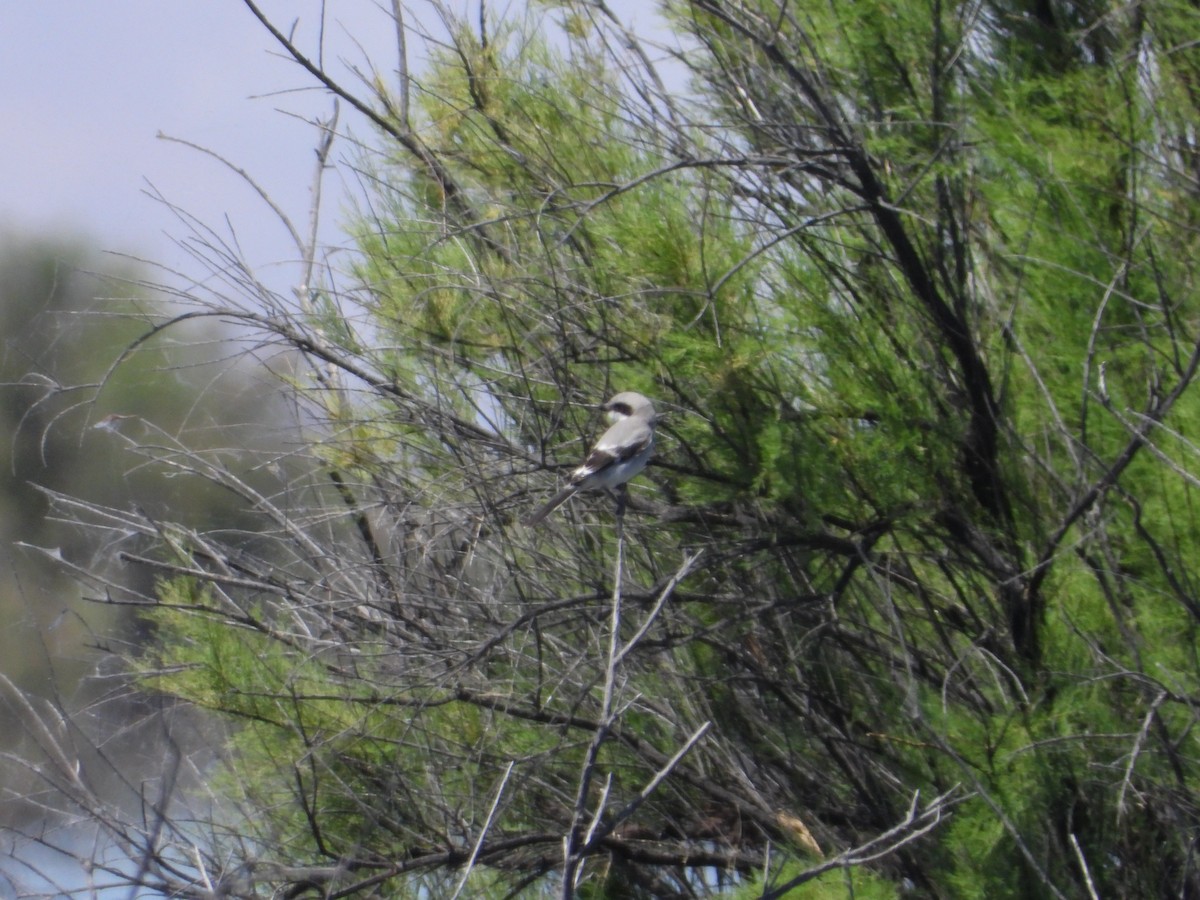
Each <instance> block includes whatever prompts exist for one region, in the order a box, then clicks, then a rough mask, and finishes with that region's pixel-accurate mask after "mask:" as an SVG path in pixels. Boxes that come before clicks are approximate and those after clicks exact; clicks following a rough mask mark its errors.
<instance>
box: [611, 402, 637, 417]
mask: <svg viewBox="0 0 1200 900" xmlns="http://www.w3.org/2000/svg"><path fill="white" fill-rule="evenodd" d="M604 408H605V409H606V410H608V411H609V412H615V413H619V414H620V415H622V416H632V415H633V407H632V406H630V405H629V404H628V403H610V404H608V405H607V406H606V407H604Z"/></svg>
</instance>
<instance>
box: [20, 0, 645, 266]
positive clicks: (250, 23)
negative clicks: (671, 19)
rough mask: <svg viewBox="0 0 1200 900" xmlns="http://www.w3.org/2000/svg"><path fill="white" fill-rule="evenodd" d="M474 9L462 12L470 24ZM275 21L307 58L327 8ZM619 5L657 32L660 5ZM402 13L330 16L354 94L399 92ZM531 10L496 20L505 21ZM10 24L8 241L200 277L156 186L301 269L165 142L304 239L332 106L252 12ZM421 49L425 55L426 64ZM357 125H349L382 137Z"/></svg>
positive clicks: (363, 0)
mask: <svg viewBox="0 0 1200 900" xmlns="http://www.w3.org/2000/svg"><path fill="white" fill-rule="evenodd" d="M468 2H469V0H448V3H447V5H448V6H449V7H450V8H451V9H455V10H464V11H465V10H466V9H467V3H468ZM260 5H261V6H262V7H263V9H264V11H266V12H267V13H268V14H269V15H272V16H273V17H274V21H276V22H277V23H279V24H280V25H281V26H282V27H284V28H285V29H286V28H288V27H290V26H291V23H292V22H293V21H298V31H297V35H298V43H300V45H301V46H302V47H303V48H305V49H306V50H310V51H311V50H313V49H314V48H315V46H316V35H317V30H316V29H317V25H318V22H319V11H320V9H321V6H322V4H321V2H320V0H262V2H261V4H260ZM405 5H406V7H411V9H412V10H413V12H412V13H411V15H412V16H413V17H414V19H415V17H416V16H418V15H422V14H424V15H426V16H428V5H427V4H425V3H423V2H420V0H415V2H410V3H406V4H405ZM612 5H613V7H614V8H617V9H618V10H631V9H632V10H637V11H638V12H637V17H638V19H640V20H642V21H643V22H644V21H645V20H646V19H647V18H652V16H651V14H650V13H649V12H648V6H649V3H648V0H618V2H614V3H613V4H612ZM390 7H391V3H390V2H389V0H326V3H325V9H326V23H325V37H326V42H327V47H328V48H329V49H328V52H327V57H326V60H327V64H328V65H329V68H330V69H331V70H332V71H334V72H335V73H336V74H337V75H338V77H340V78H343V79H344V80H345V81H346V83H347V84H348V85H351V86H353V85H354V84H355V78H356V76H355V75H354V74H353V73H351V72H349V71H348V70H347V68H346V63H349V64H351V65H354V66H357V67H359V68H360V69H365V68H366V66H367V61H368V59H369V60H370V61H371V62H372V63H374V64H375V65H376V66H377V67H378V68H379V69H381V70H382V74H383V75H384V77H386V78H389V79H391V78H394V71H395V67H396V49H395V29H394V26H393V23H392V20H391V17H390ZM520 7H521V3H520V0H511V3H505V4H501V3H493V4H490V6H489V8H490V9H491V10H493V11H495V12H496V13H497V14H502V13H503V11H504V10H505V9H508V10H509V11H511V10H512V9H519V8H520ZM0 10H2V12H3V18H2V20H0V22H2V24H0V87H2V90H0V116H2V119H0V120H2V121H3V122H4V132H5V136H4V139H3V140H0V239H2V238H3V235H4V233H6V232H8V233H12V232H13V231H16V232H20V233H24V234H30V235H38V234H44V233H48V232H62V233H68V234H73V235H82V236H83V237H85V238H87V239H88V240H90V241H91V242H92V243H93V244H95V245H96V246H97V247H98V248H99V249H102V250H106V251H114V252H121V253H128V254H131V255H135V256H142V257H146V258H149V259H153V260H156V261H159V262H162V263H164V264H166V265H168V266H171V267H179V266H184V267H185V268H186V267H187V266H188V265H191V266H192V268H193V269H194V268H195V265H194V264H188V263H187V262H186V257H185V255H184V254H183V253H182V251H180V250H179V249H178V248H176V247H175V246H174V245H173V243H172V241H171V238H172V237H179V236H181V235H182V234H183V233H184V229H183V228H182V227H181V226H180V225H179V224H178V223H177V222H176V221H175V220H174V219H173V217H172V215H171V214H170V213H169V211H168V210H167V209H165V208H164V207H163V206H162V205H161V204H158V203H155V202H154V201H152V200H151V199H149V198H148V197H147V196H145V193H144V192H145V191H146V190H147V189H148V187H149V186H151V185H152V186H153V187H154V188H156V189H157V190H158V191H161V192H162V194H164V195H165V196H166V197H167V199H169V200H170V201H171V202H172V203H175V204H176V205H178V206H179V207H181V208H183V209H184V210H187V212H189V213H190V214H192V215H194V216H196V217H197V218H198V219H200V220H201V221H203V222H205V223H207V224H209V225H211V226H214V227H218V228H222V229H223V228H224V224H223V222H224V218H225V217H226V216H228V217H229V219H230V220H231V221H232V223H233V225H234V227H235V228H236V230H237V233H238V238H239V240H240V242H241V244H242V246H243V248H244V250H245V252H246V255H247V256H248V258H249V259H250V260H251V262H252V263H254V264H255V265H256V266H261V267H265V266H267V265H268V264H271V263H274V262H277V261H282V260H288V259H291V258H292V257H293V256H294V250H293V246H292V244H291V242H290V241H289V239H288V237H287V235H286V233H285V232H284V230H283V229H282V227H280V226H279V225H278V224H277V222H276V221H275V220H274V219H272V217H271V216H270V214H269V213H268V212H267V211H266V209H265V207H264V206H263V205H262V202H261V201H260V200H259V199H258V197H257V196H256V195H255V194H254V192H253V191H251V190H250V189H249V188H248V187H247V186H246V185H244V184H243V183H241V182H240V181H239V179H238V178H237V177H236V176H235V175H233V174H232V173H231V172H229V171H228V170H226V169H225V168H223V167H222V166H221V165H220V164H219V163H217V162H215V161H214V160H211V159H207V158H205V157H204V156H202V155H201V154H198V153H197V152H195V151H193V150H190V149H188V148H186V147H183V146H180V145H178V144H173V143H169V142H166V141H162V140H158V139H157V138H156V134H157V133H158V132H160V131H161V132H164V133H166V134H169V135H172V136H174V137H178V138H183V139H186V140H189V141H192V142H194V143H196V144H200V145H203V146H205V147H208V148H210V149H212V150H214V151H216V152H218V153H220V154H221V155H223V156H225V157H226V158H228V159H229V160H230V161H232V162H234V163H236V164H237V165H238V166H241V167H243V168H244V169H246V170H247V171H248V172H249V173H250V174H251V175H253V176H254V178H255V179H256V180H258V181H259V182H260V183H261V184H262V186H263V187H264V188H266V189H267V190H268V191H269V192H270V193H271V194H272V196H273V197H274V198H275V199H276V201H277V202H278V203H279V204H280V205H281V206H283V207H284V208H285V209H286V211H287V212H288V213H289V215H291V216H292V217H293V218H294V220H295V221H296V224H297V225H301V224H302V223H304V222H305V221H307V209H308V196H309V194H308V192H309V186H310V183H311V180H312V164H313V150H312V148H313V145H314V142H315V134H314V131H313V129H311V128H310V127H309V126H307V125H306V124H305V123H304V122H303V121H301V119H300V118H297V116H299V117H302V118H304V117H312V116H314V115H322V116H323V115H326V114H327V113H328V111H329V109H330V105H331V101H330V99H329V97H328V95H326V94H324V93H323V92H321V91H319V90H317V89H315V88H313V87H312V80H311V78H310V77H309V76H308V75H307V74H306V73H304V72H302V71H301V70H300V69H299V68H298V67H297V66H296V65H295V64H294V63H291V62H289V61H287V60H284V59H282V58H281V57H280V55H279V48H278V46H277V45H276V44H275V42H274V41H273V39H272V38H271V37H270V35H268V34H267V32H266V31H265V30H264V29H263V28H262V26H261V25H260V24H259V23H258V22H257V20H256V19H255V18H254V17H253V15H252V14H251V13H250V11H249V10H248V9H247V8H246V6H245V4H244V3H243V2H241V0H106V2H97V0H38V2H26V0H0ZM422 11H423V12H422ZM468 15H469V13H468ZM417 44H418V42H417V41H415V40H411V39H410V51H411V52H413V53H414V54H415V53H417V52H418V51H417V49H416V46H417ZM280 109H282V110H284V112H280V111H279V110H280ZM346 112H347V111H346V110H345V109H343V119H342V125H343V126H346V125H349V127H350V128H351V129H355V130H357V132H358V133H359V134H364V133H366V128H365V127H364V126H363V125H362V123H361V122H357V121H355V120H354V119H353V118H352V117H350V116H348V115H346ZM288 113H291V114H292V115H289V114H288ZM341 151H342V152H341V154H336V153H335V156H340V157H341V158H345V157H346V156H352V155H353V152H352V150H351V148H350V145H349V143H343V144H342V145H341ZM329 188H330V197H331V199H332V201H333V202H332V203H331V204H330V205H329V207H328V209H329V212H331V213H332V215H329V216H327V217H326V220H325V221H326V222H327V229H326V231H325V232H324V234H325V235H326V237H327V238H329V239H333V240H336V239H337V237H338V232H337V230H336V227H335V226H336V222H337V219H338V216H337V212H338V210H337V206H338V204H339V203H340V204H341V205H342V206H344V205H345V199H344V194H343V195H341V197H339V193H338V192H339V184H338V183H337V182H336V181H335V182H331V183H330V185H329ZM260 274H263V273H262V272H261V271H260ZM281 274H282V273H281ZM284 277H285V278H286V277H287V276H286V275H285V276H284ZM273 286H275V285H273ZM278 286H279V287H283V285H282V284H280V285H278Z"/></svg>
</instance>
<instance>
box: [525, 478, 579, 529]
mask: <svg viewBox="0 0 1200 900" xmlns="http://www.w3.org/2000/svg"><path fill="white" fill-rule="evenodd" d="M576 490H578V489H577V488H576V487H575V485H570V486H568V487H565V488H563V489H562V490H561V491H559V492H558V493H557V494H555V495H554V496H553V497H551V498H550V499H549V500H547V501H546V503H545V504H544V505H543V506H540V507H538V508H537V509H536V510H534V511H533V512H532V513H530V514H529V515H528V516H526V517H525V519H524V524H525V525H536V524H538V522H540V521H542V519H544V518H546V516H548V515H550V513H552V512H554V511H555V510H556V509H558V508H559V507H560V506H562V505H563V504H564V503H566V502H567V500H568V498H570V496H571V495H572V494H574V493H575V491H576Z"/></svg>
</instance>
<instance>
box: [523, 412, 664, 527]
mask: <svg viewBox="0 0 1200 900" xmlns="http://www.w3.org/2000/svg"><path fill="white" fill-rule="evenodd" d="M604 410H605V412H606V413H607V414H608V420H609V422H611V423H612V425H611V426H610V427H609V429H608V431H606V432H604V434H602V435H600V440H598V441H596V446H594V447H593V448H592V452H591V453H589V454H588V457H587V459H586V460H584V463H583V465H582V466H580V467H579V468H578V469H576V470H575V471H574V472H572V473H571V478H570V482H569V483H568V484H567V486H566V487H565V488H563V489H562V490H561V491H559V492H558V493H557V494H555V495H554V496H553V497H552V498H551V499H550V500H549V501H548V502H547V503H546V505H545V506H542V507H541V508H540V509H538V510H537V511H536V512H534V513H533V514H532V515H530V516H529V517H527V518H526V519H525V524H526V525H536V524H537V523H538V522H540V521H542V519H544V518H546V516H548V515H550V513H552V512H554V510H556V509H558V507H560V506H561V505H562V504H564V503H566V502H567V500H569V499H570V498H571V497H572V496H574V495H575V494H576V493H578V492H579V491H594V490H600V489H609V488H615V487H619V486H620V485H623V484H624V483H625V482H627V481H628V480H629V479H630V478H632V477H633V476H634V475H636V474H637V473H638V472H640V471H642V469H644V468H645V467H646V462H647V460H649V459H650V454H651V453H653V452H654V406H653V404H651V402H650V401H649V400H647V399H646V398H645V397H643V396H642V395H641V394H639V393H636V392H634V391H623V392H622V393H620V394H617V396H615V397H613V398H612V399H611V400H609V401H608V402H607V403H605V404H604Z"/></svg>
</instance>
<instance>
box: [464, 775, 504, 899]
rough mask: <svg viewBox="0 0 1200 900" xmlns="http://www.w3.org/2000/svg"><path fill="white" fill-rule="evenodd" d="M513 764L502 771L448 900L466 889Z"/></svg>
mask: <svg viewBox="0 0 1200 900" xmlns="http://www.w3.org/2000/svg"><path fill="white" fill-rule="evenodd" d="M513 764H514V761H513V760H509V761H508V767H507V768H506V769H505V770H504V776H503V777H502V778H501V779H500V786H499V787H498V788H496V796H494V797H493V798H492V808H491V809H489V810H488V814H487V818H486V819H484V821H483V827H482V828H481V829H479V837H478V838H477V839H476V840H475V846H474V847H472V848H471V856H470V858H469V859H468V860H467V864H466V865H465V866H464V867H463V873H462V878H460V879H459V880H458V887H456V888H455V889H454V893H453V894H451V895H450V900H455V898H457V897H458V895H459V894H461V893H462V889H463V888H464V887H466V884H467V879H468V878H470V877H471V869H472V868H473V867H474V866H475V860H476V859H477V858H478V857H479V848H480V847H482V846H483V839H484V838H485V837H487V833H488V830H489V829H490V828H491V827H492V820H493V819H494V818H495V816H496V808H497V807H498V806H499V805H500V797H501V796H503V794H504V788H505V786H506V785H507V784H508V776H509V775H511V774H512V770H513Z"/></svg>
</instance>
